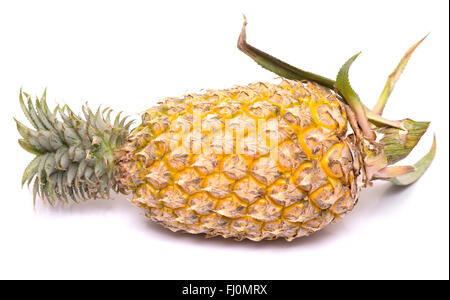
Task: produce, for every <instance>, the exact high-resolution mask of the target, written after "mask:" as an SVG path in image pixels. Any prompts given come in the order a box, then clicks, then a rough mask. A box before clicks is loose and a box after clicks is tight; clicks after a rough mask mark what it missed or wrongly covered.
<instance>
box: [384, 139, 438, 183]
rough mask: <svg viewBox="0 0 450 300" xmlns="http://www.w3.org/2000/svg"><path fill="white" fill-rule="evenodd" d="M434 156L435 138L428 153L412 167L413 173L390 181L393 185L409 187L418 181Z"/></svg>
mask: <svg viewBox="0 0 450 300" xmlns="http://www.w3.org/2000/svg"><path fill="white" fill-rule="evenodd" d="M435 155H436V136H434V137H433V144H432V145H431V149H430V151H429V152H428V153H427V154H426V155H425V156H424V157H422V158H421V159H420V160H419V161H418V162H417V163H415V164H414V165H413V166H412V167H413V171H412V172H409V173H407V174H404V175H400V176H397V177H394V178H392V179H391V182H392V183H394V184H395V185H410V184H412V183H414V182H415V181H416V180H417V179H419V178H420V177H421V176H422V175H423V173H425V171H426V170H427V169H428V167H429V166H430V164H431V162H432V161H433V159H434V156H435Z"/></svg>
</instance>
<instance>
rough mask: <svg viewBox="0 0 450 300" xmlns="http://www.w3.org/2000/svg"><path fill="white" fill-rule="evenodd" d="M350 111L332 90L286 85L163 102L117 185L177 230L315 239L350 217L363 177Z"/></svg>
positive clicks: (132, 146)
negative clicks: (348, 115) (320, 231)
mask: <svg viewBox="0 0 450 300" xmlns="http://www.w3.org/2000/svg"><path fill="white" fill-rule="evenodd" d="M344 106H345V104H344V103H342V102H341V101H340V99H339V98H338V97H337V96H336V95H335V94H334V93H333V92H331V91H330V90H329V89H326V88H323V87H321V86H319V85H318V84H315V83H311V82H306V81H305V82H299V81H290V80H285V79H282V81H281V82H280V83H279V84H272V83H254V84H250V85H249V86H246V87H243V86H236V87H233V88H231V89H227V90H219V91H218V90H209V91H207V92H206V93H204V94H188V95H185V96H184V97H182V98H168V99H165V100H164V101H163V102H162V103H160V105H159V106H157V107H153V108H151V109H149V110H147V111H146V112H144V113H143V115H142V120H143V122H142V124H141V125H140V126H138V127H137V128H136V129H135V130H133V131H132V133H131V135H130V136H129V139H128V142H127V143H125V145H124V146H123V147H122V149H121V151H120V153H119V155H117V156H116V157H118V158H119V160H118V164H119V168H120V170H121V172H120V173H121V178H120V182H121V184H122V185H123V186H124V187H126V189H129V190H130V191H131V192H132V193H133V199H132V203H133V204H135V205H137V206H140V207H142V208H143V209H144V210H145V213H146V215H147V216H148V217H149V218H150V219H152V220H154V221H156V222H158V223H161V224H162V225H163V226H165V227H167V228H169V229H170V230H172V231H179V230H182V231H185V232H188V233H193V234H198V233H204V234H206V235H207V237H212V236H218V235H219V236H223V237H225V238H228V237H231V238H234V239H237V240H242V239H244V238H247V239H250V240H253V241H259V240H262V239H276V238H285V239H286V240H288V241H291V240H293V239H295V238H297V237H301V236H306V235H309V234H311V233H312V232H315V231H318V230H320V229H322V228H324V227H325V226H326V225H328V224H330V223H331V222H332V221H333V220H337V219H339V218H340V217H341V216H343V215H344V214H346V213H347V212H349V211H351V210H352V208H353V207H354V205H355V203H356V202H357V197H358V191H359V189H360V188H361V186H362V183H363V182H364V179H365V178H364V177H365V173H364V169H363V168H362V165H363V164H362V154H361V153H362V150H361V147H360V146H359V143H358V139H357V137H355V135H354V134H353V133H352V131H351V129H350V130H349V126H348V120H347V116H346V113H345V108H344ZM196 114H197V115H196ZM199 114H200V116H201V119H200V123H199V124H197V125H199V126H200V128H201V130H200V131H196V130H194V127H195V125H196V122H199V119H198V115H199ZM262 120H263V121H264V122H262ZM225 128H231V130H234V129H238V128H245V130H243V133H242V134H238V133H237V131H236V132H233V133H232V134H227V132H226V130H225ZM277 128H278V136H277V139H275V131H276V129H277ZM240 135H241V136H240ZM274 139H275V146H276V152H275V153H276V156H275V157H274V156H273V153H274V148H273V145H272V148H270V147H268V146H267V145H271V144H270V141H271V140H274ZM261 140H264V141H265V142H261ZM199 148H200V149H201V151H200V152H198V150H199Z"/></svg>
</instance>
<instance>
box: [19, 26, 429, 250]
mask: <svg viewBox="0 0 450 300" xmlns="http://www.w3.org/2000/svg"><path fill="white" fill-rule="evenodd" d="M419 43H420V42H419ZM419 43H417V44H416V45H414V46H413V47H412V48H411V49H410V50H409V51H408V52H407V54H406V55H405V57H404V58H403V59H402V61H401V62H400V64H399V66H398V67H397V68H396V70H395V71H394V72H393V73H392V75H391V76H390V77H389V80H388V82H387V84H386V87H385V90H384V91H383V93H382V95H381V96H380V100H379V101H378V103H377V105H376V107H375V108H374V110H369V109H367V108H366V107H365V106H364V105H363V104H361V102H360V101H359V98H358V96H357V95H356V93H355V92H354V91H353V90H352V88H351V87H350V84H349V82H348V70H349V67H350V65H351V63H352V62H353V61H354V59H355V58H356V56H354V57H352V58H351V59H350V60H349V61H347V63H346V64H344V66H343V67H342V68H341V70H340V71H339V74H338V76H337V80H336V82H334V81H332V80H330V79H327V78H325V77H322V76H319V75H315V74H312V73H309V72H305V71H302V70H300V69H297V68H295V67H292V66H290V65H288V64H286V63H284V62H282V61H280V60H278V59H276V58H274V57H272V56H270V55H268V54H266V53H264V52H262V51H260V50H258V49H256V48H254V47H252V46H250V45H248V44H247V43H246V40H245V23H244V27H243V29H242V32H241V35H240V38H239V42H238V47H239V49H241V50H242V51H243V52H244V53H246V54H248V55H249V56H250V57H251V58H253V59H254V60H255V61H256V62H258V63H259V64H260V65H262V66H263V67H265V68H267V69H269V70H271V71H273V72H275V73H276V74H278V75H280V76H282V77H283V78H282V79H281V80H280V82H279V83H277V84H274V83H253V84H250V85H248V86H246V87H243V86H236V87H233V88H230V89H226V90H209V91H207V92H205V93H202V94H187V95H185V96H184V97H181V98H167V99H165V100H164V101H162V102H161V103H160V104H159V105H158V106H156V107H152V108H150V109H148V110H147V111H145V112H144V113H143V114H142V123H141V124H140V125H138V126H137V127H136V128H134V129H133V130H132V131H131V132H129V129H130V126H131V123H132V122H128V123H126V118H124V119H121V117H120V114H119V115H117V117H116V118H115V120H114V121H112V120H111V119H110V115H111V110H108V109H106V110H103V111H100V109H99V110H97V112H96V113H93V112H92V111H91V110H90V109H89V108H88V107H87V106H85V107H83V116H78V115H76V114H74V113H73V112H72V111H71V110H70V109H69V108H68V107H67V106H64V107H62V108H60V107H57V108H56V109H55V110H54V111H53V112H51V111H50V110H49V108H48V107H47V104H46V99H45V93H44V96H43V97H42V98H41V99H40V100H39V99H37V100H36V102H35V104H33V103H32V101H31V99H30V97H29V95H27V94H25V93H22V92H21V93H20V103H21V105H22V109H23V111H24V113H25V115H26V117H27V118H28V119H29V121H30V122H31V124H32V125H33V127H34V128H35V129H29V128H27V127H26V126H25V125H23V124H22V123H20V122H18V121H16V122H17V127H18V130H19V132H20V134H21V135H22V137H23V139H20V140H19V143H20V144H21V146H22V147H23V148H24V149H25V150H27V151H29V152H31V153H33V154H36V157H35V159H34V160H33V161H32V162H31V163H30V164H29V166H28V167H27V168H26V170H25V172H24V176H23V180H22V183H25V182H28V183H31V182H32V181H33V179H34V197H35V198H36V196H37V195H39V196H40V197H41V198H43V199H46V200H48V202H49V203H50V204H52V205H53V204H55V203H56V202H58V201H62V202H68V199H72V200H74V201H78V200H85V199H89V198H107V197H108V196H109V190H110V189H113V190H114V191H116V192H122V193H125V194H128V193H131V194H132V199H131V202H132V203H133V204H135V205H137V206H139V207H142V208H143V209H144V210H145V213H146V215H147V216H148V217H149V218H150V219H152V220H154V221H156V222H158V223H161V224H162V225H163V226H165V227H167V228H169V229H171V230H172V231H178V230H183V231H186V232H189V233H195V234H197V233H204V234H206V236H208V237H210V236H217V235H220V236H223V237H232V238H235V239H238V240H241V239H244V238H248V239H251V240H254V241H259V240H262V239H276V238H280V237H283V238H285V239H286V240H289V241H290V240H292V239H294V238H297V237H301V236H305V235H309V234H310V233H312V232H315V231H317V230H320V229H322V228H323V227H325V226H326V225H328V224H330V223H331V222H333V221H335V220H338V219H339V218H340V217H342V216H343V215H345V214H346V213H348V212H349V211H351V210H352V208H353V207H354V205H355V204H356V202H357V200H358V192H359V190H360V189H361V188H362V187H366V186H368V185H370V184H371V181H372V180H374V179H384V180H391V181H393V182H394V183H396V184H402V185H407V184H410V183H412V182H414V181H415V180H416V179H417V178H419V177H420V176H421V175H422V174H423V172H424V171H425V170H426V168H427V167H428V165H429V164H430V163H431V160H432V159H433V157H434V152H435V144H434V143H433V147H432V150H431V151H430V153H428V154H427V155H426V156H425V157H424V158H423V159H422V160H420V161H419V162H418V163H417V164H416V165H414V166H400V167H398V166H389V165H391V164H394V163H396V162H397V161H399V160H401V159H402V158H404V157H405V156H406V155H408V154H409V152H410V151H411V150H412V148H413V147H414V146H415V145H416V144H417V142H418V141H419V139H420V138H421V136H422V135H423V134H424V133H425V131H426V129H427V128H428V124H429V123H428V122H415V121H412V120H409V119H405V120H401V121H390V120H386V119H384V118H382V117H381V112H382V110H383V108H384V105H385V103H386V100H387V97H388V96H389V94H390V92H391V91H392V88H393V86H394V84H395V82H396V80H397V79H398V76H399V74H400V73H401V71H402V70H403V68H404V67H405V65H406V62H407V60H408V59H409V56H410V55H411V53H412V51H413V50H414V49H415V47H417V45H418V44H419ZM23 95H25V97H26V98H27V103H25V101H24V99H23ZM57 115H59V116H60V118H57Z"/></svg>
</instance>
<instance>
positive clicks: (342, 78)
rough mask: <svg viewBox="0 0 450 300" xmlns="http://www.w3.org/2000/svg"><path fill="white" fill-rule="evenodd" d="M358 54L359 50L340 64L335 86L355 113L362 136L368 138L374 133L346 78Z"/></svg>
mask: <svg viewBox="0 0 450 300" xmlns="http://www.w3.org/2000/svg"><path fill="white" fill-rule="evenodd" d="M360 54H361V52H358V53H356V54H355V55H353V56H352V57H351V58H350V59H349V60H347V61H346V62H345V63H344V64H343V65H342V67H341V69H340V70H339V72H338V75H337V77H336V87H337V89H338V91H339V92H340V93H341V95H342V96H343V97H344V99H345V100H346V102H347V103H348V105H350V107H351V108H352V110H353V112H354V113H355V115H356V120H357V122H358V125H359V126H360V127H361V130H362V132H363V133H364V136H365V137H366V138H368V139H374V138H375V134H374V133H373V132H372V130H371V129H370V126H369V121H368V120H367V116H366V113H365V109H364V106H363V105H362V103H361V100H360V99H359V96H358V94H357V93H356V92H355V91H354V90H353V88H352V86H351V85H350V81H349V79H348V73H349V70H350V66H351V65H352V64H353V62H354V61H355V59H356V58H357V57H358V56H359V55H360Z"/></svg>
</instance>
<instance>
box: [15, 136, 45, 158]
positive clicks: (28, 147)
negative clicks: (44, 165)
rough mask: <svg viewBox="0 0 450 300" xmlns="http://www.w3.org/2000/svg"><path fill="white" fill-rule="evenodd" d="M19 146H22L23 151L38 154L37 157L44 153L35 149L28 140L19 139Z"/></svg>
mask: <svg viewBox="0 0 450 300" xmlns="http://www.w3.org/2000/svg"><path fill="white" fill-rule="evenodd" d="M19 144H20V146H22V148H23V149H25V150H26V151H28V152H30V153H31V154H36V155H40V154H42V152H41V151H39V149H37V148H36V147H34V146H33V145H32V144H30V143H29V142H28V141H27V140H24V139H19Z"/></svg>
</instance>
